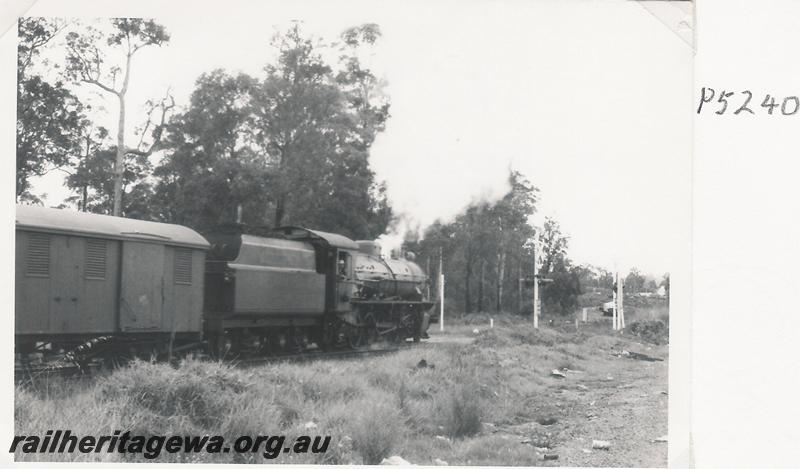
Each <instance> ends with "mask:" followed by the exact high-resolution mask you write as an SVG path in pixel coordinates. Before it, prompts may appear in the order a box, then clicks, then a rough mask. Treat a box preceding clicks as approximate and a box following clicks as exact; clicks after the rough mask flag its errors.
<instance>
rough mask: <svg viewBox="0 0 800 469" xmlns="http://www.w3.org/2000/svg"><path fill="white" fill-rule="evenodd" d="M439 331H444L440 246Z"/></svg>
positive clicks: (440, 250)
mask: <svg viewBox="0 0 800 469" xmlns="http://www.w3.org/2000/svg"><path fill="white" fill-rule="evenodd" d="M439 330H440V331H443V330H444V271H443V270H442V247H441V246H439Z"/></svg>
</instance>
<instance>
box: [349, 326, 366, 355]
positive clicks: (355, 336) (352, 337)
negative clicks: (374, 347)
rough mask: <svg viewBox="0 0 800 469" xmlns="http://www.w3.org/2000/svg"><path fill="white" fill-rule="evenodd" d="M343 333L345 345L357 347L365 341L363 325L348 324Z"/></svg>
mask: <svg viewBox="0 0 800 469" xmlns="http://www.w3.org/2000/svg"><path fill="white" fill-rule="evenodd" d="M345 334H346V336H347V345H349V346H350V348H353V349H357V348H359V347H362V346H363V345H364V343H365V342H366V334H365V331H364V327H363V326H354V325H352V324H348V325H347V331H346V332H345Z"/></svg>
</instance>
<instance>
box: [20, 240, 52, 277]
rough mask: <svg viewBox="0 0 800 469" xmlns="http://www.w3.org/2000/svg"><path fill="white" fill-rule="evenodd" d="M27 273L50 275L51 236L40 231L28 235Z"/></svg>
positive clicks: (42, 275)
mask: <svg viewBox="0 0 800 469" xmlns="http://www.w3.org/2000/svg"><path fill="white" fill-rule="evenodd" d="M25 275H26V276H28V277H49V276H50V236H48V235H46V234H39V233H31V234H29V235H28V252H27V253H26V255H25Z"/></svg>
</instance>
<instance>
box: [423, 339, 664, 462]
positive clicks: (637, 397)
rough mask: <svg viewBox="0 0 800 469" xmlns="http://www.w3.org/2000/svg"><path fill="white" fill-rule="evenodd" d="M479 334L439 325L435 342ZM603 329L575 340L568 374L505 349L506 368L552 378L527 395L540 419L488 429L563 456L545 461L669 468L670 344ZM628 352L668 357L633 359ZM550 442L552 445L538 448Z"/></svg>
mask: <svg viewBox="0 0 800 469" xmlns="http://www.w3.org/2000/svg"><path fill="white" fill-rule="evenodd" d="M471 332H472V331H465V332H464V333H462V335H459V334H449V335H440V334H438V330H436V331H433V332H432V334H431V336H432V337H431V341H430V342H431V343H432V344H448V345H449V346H460V345H463V344H465V343H470V342H473V341H474V340H476V339H475V335H474V334H471ZM598 332H600V334H598V335H597V336H593V337H590V338H589V339H587V340H586V341H585V342H583V343H580V344H570V346H571V348H570V349H569V350H568V351H569V352H570V354H572V355H573V363H572V367H574V368H575V370H569V371H565V372H564V375H565V376H566V377H564V378H559V377H555V376H552V370H551V369H543V366H544V365H543V364H541V363H539V366H537V363H536V360H531V361H528V360H525V358H524V351H523V350H519V349H515V348H498V349H497V356H496V360H497V364H498V366H500V367H504V368H508V369H515V368H519V369H520V370H519V372H524V371H527V372H530V376H536V377H537V378H538V377H543V376H544V377H545V378H544V379H541V380H540V382H543V383H544V384H545V385H544V387H543V389H544V392H541V390H542V388H541V387H539V388H538V390H539V392H538V393H537V394H535V395H531V396H530V398H528V399H526V405H528V406H530V407H532V409H531V411H532V414H533V415H537V416H539V417H537V418H535V419H533V420H532V421H526V422H519V423H515V424H513V425H492V423H491V422H488V424H485V425H484V429H483V433H494V434H496V435H499V436H501V437H502V438H504V439H507V438H508V439H518V440H519V441H520V444H530V445H533V446H534V447H537V452H539V453H540V455H541V457H542V458H543V457H544V455H551V456H552V455H557V456H558V459H557V460H548V461H545V460H542V461H541V463H540V464H541V465H545V466H594V467H596V466H605V467H665V466H666V464H667V443H666V442H665V441H655V440H657V439H661V438H662V437H666V435H667V409H668V405H667V404H668V395H667V376H668V373H667V371H668V346H667V345H653V344H646V343H641V342H639V339H638V338H636V337H631V336H627V335H612V334H611V333H610V332H606V331H604V330H602V329H600V331H598ZM558 346H559V345H558V344H556V345H555V347H558ZM551 348H552V347H551ZM623 350H626V351H628V352H635V353H641V354H644V355H646V356H648V357H652V358H655V359H660V360H663V361H643V360H640V359H635V358H630V355H629V354H623V353H622V351H623ZM520 352H523V353H520ZM514 373H516V371H515V372H514ZM543 416H546V417H552V418H554V419H555V420H556V422H555V423H553V424H550V425H542V424H541V423H539V422H537V420H540V421H541V420H542V417H543ZM545 423H547V422H545ZM593 440H605V441H608V442H610V448H609V449H608V450H602V449H593V448H592V442H593ZM543 441H544V442H546V443H551V447H550V448H544V447H541V446H538V445H542V444H543Z"/></svg>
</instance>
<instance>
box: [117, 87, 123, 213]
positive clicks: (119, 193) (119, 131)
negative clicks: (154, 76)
mask: <svg viewBox="0 0 800 469" xmlns="http://www.w3.org/2000/svg"><path fill="white" fill-rule="evenodd" d="M117 97H118V98H119V124H118V128H117V160H116V161H115V162H114V216H115V217H119V216H122V175H123V174H124V173H125V95H123V94H122V93H120V94H119V95H117Z"/></svg>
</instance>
